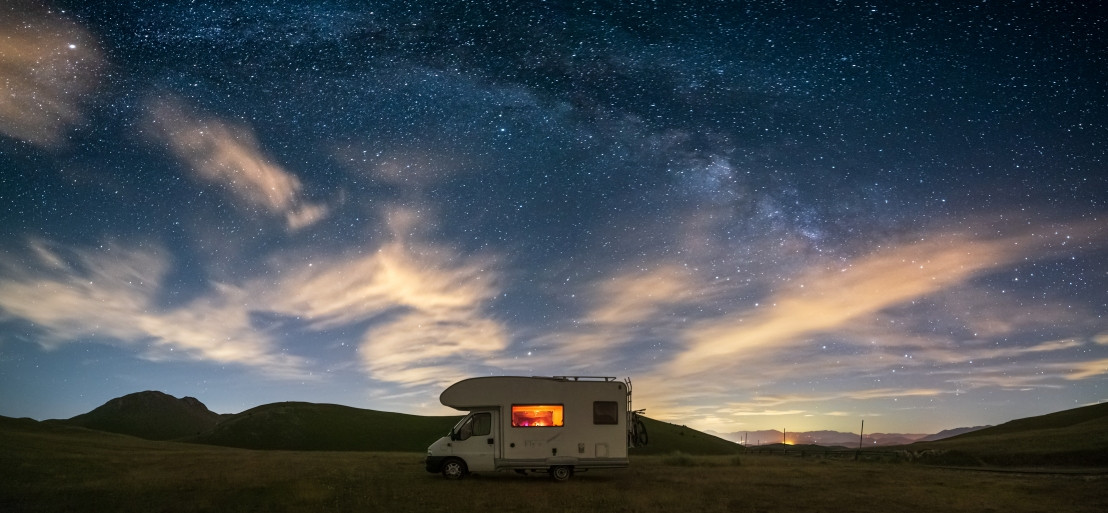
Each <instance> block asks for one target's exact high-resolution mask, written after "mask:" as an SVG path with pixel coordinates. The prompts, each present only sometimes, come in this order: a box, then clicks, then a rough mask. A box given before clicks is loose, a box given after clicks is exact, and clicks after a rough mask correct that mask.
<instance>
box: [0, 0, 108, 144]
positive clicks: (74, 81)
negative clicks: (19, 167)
mask: <svg viewBox="0 0 1108 513" xmlns="http://www.w3.org/2000/svg"><path fill="white" fill-rule="evenodd" d="M4 10H5V12H4V15H3V16H2V17H0V132H2V133H4V134H6V135H8V136H10V137H14V138H17V139H22V140H24V141H27V142H29V143H32V144H35V145H38V146H54V145H58V144H60V143H61V141H62V138H63V137H64V135H65V131H66V130H67V129H69V128H70V127H72V126H73V125H76V124H79V123H81V122H83V121H84V118H85V116H84V112H83V107H82V104H83V103H84V102H85V100H86V99H87V98H86V97H87V96H88V95H89V94H90V93H91V92H92V91H93V89H95V87H96V85H97V83H98V81H99V74H100V70H101V68H103V66H104V58H103V55H102V53H101V51H100V49H99V47H98V46H97V43H96V41H95V40H94V38H93V37H92V35H91V34H90V33H89V32H88V31H86V30H85V29H83V28H81V27H80V26H79V25H77V24H76V23H74V22H72V21H70V20H68V19H65V18H63V17H60V16H57V15H54V14H48V13H45V12H38V11H39V10H38V9H35V8H33V7H31V6H30V5H22V6H18V7H13V6H9V7H7V8H5V9H4Z"/></svg>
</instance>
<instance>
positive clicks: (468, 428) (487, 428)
mask: <svg viewBox="0 0 1108 513" xmlns="http://www.w3.org/2000/svg"><path fill="white" fill-rule="evenodd" d="M489 433H492V414H490V413H474V414H473V415H470V417H469V418H468V419H466V421H465V423H464V424H462V427H459V428H458V440H465V439H467V438H469V437H471V436H485V435H488V434H489Z"/></svg>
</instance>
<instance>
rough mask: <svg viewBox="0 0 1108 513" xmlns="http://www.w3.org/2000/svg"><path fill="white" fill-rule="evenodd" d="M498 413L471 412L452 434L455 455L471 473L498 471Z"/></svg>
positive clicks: (492, 411) (452, 446)
mask: <svg viewBox="0 0 1108 513" xmlns="http://www.w3.org/2000/svg"><path fill="white" fill-rule="evenodd" d="M497 413H498V412H497V411H496V410H481V411H474V412H471V413H470V414H469V415H468V416H466V418H465V419H463V420H462V422H460V423H459V424H458V427H457V429H455V430H454V432H453V433H451V434H450V438H451V442H450V445H451V448H452V449H453V453H454V455H455V456H459V457H461V458H462V459H464V460H465V461H466V466H468V467H469V471H470V472H481V471H490V470H496V462H495V456H496V448H497V447H499V445H498V444H499V440H497V431H498V429H497V426H498V424H497V420H498V419H497Z"/></svg>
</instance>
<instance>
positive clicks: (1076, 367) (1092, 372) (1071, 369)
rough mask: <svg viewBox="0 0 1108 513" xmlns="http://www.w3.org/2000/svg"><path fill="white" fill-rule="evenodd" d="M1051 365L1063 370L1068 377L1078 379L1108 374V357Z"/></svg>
mask: <svg viewBox="0 0 1108 513" xmlns="http://www.w3.org/2000/svg"><path fill="white" fill-rule="evenodd" d="M1049 367H1050V368H1051V369H1053V370H1056V371H1059V372H1063V373H1064V377H1065V378H1066V379H1068V380H1070V381H1077V380H1081V379H1088V378H1091V377H1094V376H1103V375H1108V358H1105V359H1100V360H1089V361H1084V362H1072V363H1060V364H1053V365H1050V366H1049Z"/></svg>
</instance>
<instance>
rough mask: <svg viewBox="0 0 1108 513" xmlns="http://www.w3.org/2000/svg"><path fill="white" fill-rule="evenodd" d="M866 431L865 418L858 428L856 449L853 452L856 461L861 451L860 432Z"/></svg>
mask: <svg viewBox="0 0 1108 513" xmlns="http://www.w3.org/2000/svg"><path fill="white" fill-rule="evenodd" d="M865 431H866V419H862V427H861V429H859V430H858V451H857V452H855V453H854V461H858V455H859V454H861V453H862V433H864V432H865Z"/></svg>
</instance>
